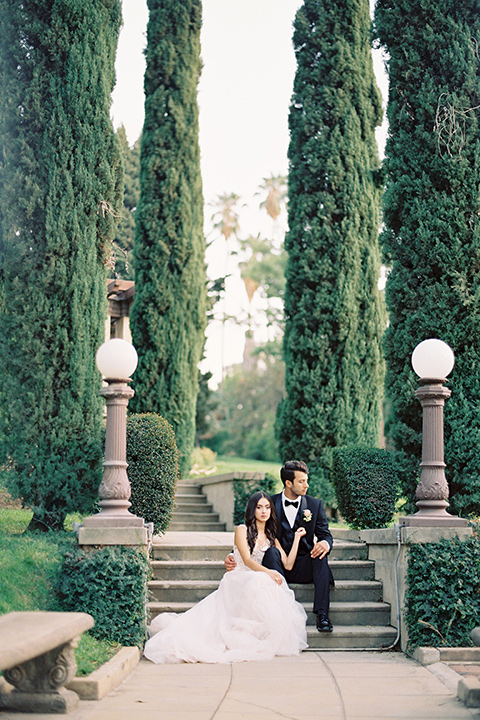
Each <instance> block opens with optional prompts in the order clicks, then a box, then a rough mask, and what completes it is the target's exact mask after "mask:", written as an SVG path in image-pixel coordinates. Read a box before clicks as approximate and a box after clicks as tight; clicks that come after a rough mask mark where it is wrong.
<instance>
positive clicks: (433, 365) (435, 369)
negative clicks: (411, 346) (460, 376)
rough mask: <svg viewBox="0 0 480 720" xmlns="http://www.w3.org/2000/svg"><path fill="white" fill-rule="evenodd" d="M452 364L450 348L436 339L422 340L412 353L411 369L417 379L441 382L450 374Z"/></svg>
mask: <svg viewBox="0 0 480 720" xmlns="http://www.w3.org/2000/svg"><path fill="white" fill-rule="evenodd" d="M454 364H455V355H454V354H453V350H452V348H451V347H450V346H449V345H447V343H446V342H443V340H437V339H436V338H430V339H429V340H423V341H422V342H421V343H419V344H418V345H417V347H416V348H415V350H414V351H413V353H412V367H413V369H414V371H415V373H416V374H417V375H418V377H419V378H431V379H438V380H443V379H445V378H446V377H447V376H448V375H449V374H450V373H451V372H452V370H453V366H454Z"/></svg>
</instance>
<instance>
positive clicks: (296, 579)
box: [263, 460, 333, 632]
mask: <svg viewBox="0 0 480 720" xmlns="http://www.w3.org/2000/svg"><path fill="white" fill-rule="evenodd" d="M280 477H281V479H282V482H283V492H281V493H279V494H278V495H273V496H272V503H273V505H274V506H275V511H276V513H277V519H278V539H279V541H280V544H281V546H282V547H283V549H284V550H285V552H286V553H287V555H288V553H289V552H290V548H291V546H292V543H293V536H294V535H295V531H296V530H297V529H298V528H299V527H304V528H305V530H306V531H307V532H306V534H305V535H304V536H303V537H302V538H301V539H300V544H299V548H298V553H297V558H296V560H295V564H294V566H293V568H292V569H291V570H285V568H284V567H283V564H282V561H281V557H280V552H279V551H278V549H277V548H275V547H271V548H269V549H268V550H267V551H266V553H265V556H264V558H263V565H265V567H268V568H270V569H271V570H277V572H279V573H281V574H282V575H283V576H284V577H285V579H286V581H287V582H288V583H289V584H290V583H311V582H313V584H314V586H315V596H314V601H313V612H314V613H315V614H316V615H317V630H318V631H319V632H332V630H333V625H332V623H331V622H330V619H329V617H328V611H329V604H330V585H333V576H332V573H331V570H330V568H329V567H328V560H327V555H328V553H329V552H330V550H331V549H332V545H333V538H332V534H331V532H330V530H329V529H328V520H327V516H326V514H325V509H324V506H323V502H322V501H321V500H318V499H317V498H314V497H311V496H310V495H307V490H308V467H307V466H306V464H305V463H304V462H302V461H300V460H290V461H289V462H286V463H285V465H284V466H283V467H282V469H281V470H280Z"/></svg>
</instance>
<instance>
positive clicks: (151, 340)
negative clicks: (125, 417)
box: [131, 0, 206, 475]
mask: <svg viewBox="0 0 480 720" xmlns="http://www.w3.org/2000/svg"><path fill="white" fill-rule="evenodd" d="M148 7H149V11H150V15H149V22H148V28H147V51H146V58H147V69H146V74H145V123H144V128H143V135H142V145H141V159H140V187H141V196H140V203H139V207H138V209H137V211H136V235H135V283H136V292H135V301H134V303H133V307H132V313H131V329H132V338H133V343H134V345H135V347H136V348H137V350H138V353H139V364H138V369H137V371H136V373H135V381H134V386H135V393H136V395H135V397H134V399H133V401H132V409H134V410H135V411H136V412H156V413H159V414H160V415H162V416H163V417H164V418H165V419H166V420H168V422H169V423H170V424H171V425H172V427H173V429H174V432H175V437H176V441H177V446H178V450H179V453H180V460H179V464H180V473H181V475H182V474H184V473H185V472H186V471H188V470H189V465H190V456H191V451H192V449H193V443H194V437H195V404H196V398H197V391H198V370H197V364H198V362H199V360H200V357H201V353H202V349H203V340H204V329H205V322H206V299H205V296H206V290H205V287H206V277H205V269H204V251H205V241H204V237H203V198H202V182H201V176H200V152H199V145H198V105H197V84H198V78H199V75H200V69H201V63H200V28H201V2H200V0H181V2H178V1H177V0H149V2H148Z"/></svg>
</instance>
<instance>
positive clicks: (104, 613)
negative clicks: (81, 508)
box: [58, 545, 150, 647]
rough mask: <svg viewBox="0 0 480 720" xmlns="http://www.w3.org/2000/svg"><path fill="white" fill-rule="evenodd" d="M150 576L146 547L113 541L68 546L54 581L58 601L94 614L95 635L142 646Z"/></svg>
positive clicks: (144, 638)
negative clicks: (91, 546) (94, 546)
mask: <svg viewBox="0 0 480 720" xmlns="http://www.w3.org/2000/svg"><path fill="white" fill-rule="evenodd" d="M149 577H150V563H149V561H148V557H147V554H146V552H145V549H139V548H131V547H124V546H120V545H117V546H112V547H104V548H99V549H94V550H88V551H86V550H82V549H81V548H75V549H74V550H69V551H67V552H66V553H65V555H64V558H63V563H62V569H61V573H60V578H59V582H58V593H59V598H60V603H61V607H62V609H63V610H65V611H72V612H87V613H90V615H92V616H93V618H94V620H95V625H94V627H93V628H92V629H91V630H90V631H89V632H90V634H91V635H92V636H93V637H96V638H98V639H100V640H109V641H110V642H118V643H120V644H121V645H138V646H139V647H141V646H142V645H143V643H144V642H145V640H146V603H147V581H148V579H149Z"/></svg>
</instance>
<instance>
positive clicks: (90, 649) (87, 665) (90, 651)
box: [75, 632, 121, 677]
mask: <svg viewBox="0 0 480 720" xmlns="http://www.w3.org/2000/svg"><path fill="white" fill-rule="evenodd" d="M120 648H121V645H119V644H118V643H112V642H109V641H108V640H97V639H96V638H93V637H92V636H91V635H89V634H88V632H86V633H83V635H82V637H81V638H80V642H79V643H78V646H77V647H76V648H75V660H76V662H77V675H79V676H81V677H84V676H85V675H90V673H92V672H93V671H94V670H97V669H98V668H99V667H100V666H101V665H104V664H105V663H106V662H108V661H109V660H111V659H112V657H113V656H114V655H115V654H116V653H117V652H118V651H119V650H120Z"/></svg>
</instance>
